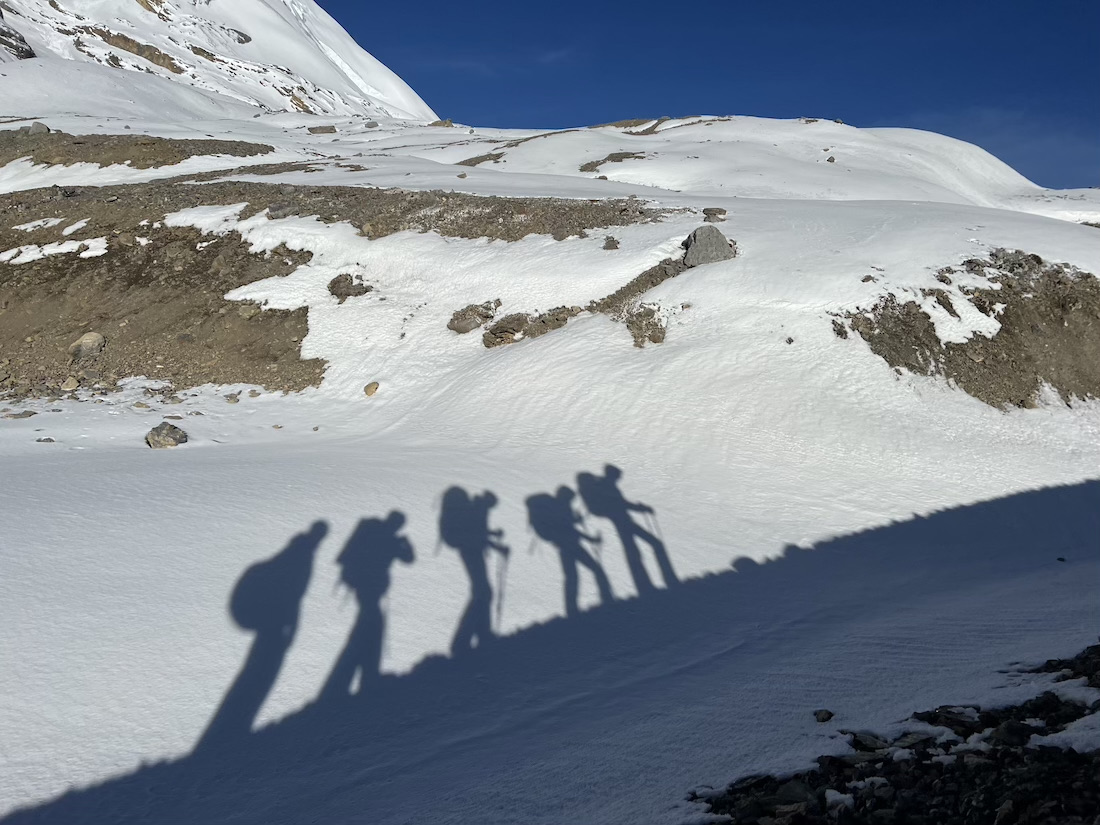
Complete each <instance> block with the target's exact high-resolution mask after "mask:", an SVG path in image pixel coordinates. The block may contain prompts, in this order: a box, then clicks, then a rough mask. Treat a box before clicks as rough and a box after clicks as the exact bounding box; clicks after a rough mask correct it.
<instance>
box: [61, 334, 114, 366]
mask: <svg viewBox="0 0 1100 825" xmlns="http://www.w3.org/2000/svg"><path fill="white" fill-rule="evenodd" d="M105 346H107V339H106V338H104V337H103V336H102V335H100V334H99V333H98V332H87V333H85V334H84V335H82V336H80V338H78V339H77V340H75V341H73V342H72V343H71V344H69V357H70V358H71V359H73V360H74V361H81V360H83V359H85V358H94V357H95V356H97V355H99V354H100V353H101V352H103V348H104V347H105Z"/></svg>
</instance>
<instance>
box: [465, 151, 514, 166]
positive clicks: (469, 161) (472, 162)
mask: <svg viewBox="0 0 1100 825" xmlns="http://www.w3.org/2000/svg"><path fill="white" fill-rule="evenodd" d="M502 157H504V153H503V152H486V153H485V154H484V155H475V156H474V157H472V158H466V160H460V161H459V162H458V163H456V164H455V166H477V165H479V164H482V163H489V162H490V161H491V162H493V163H496V162H497V161H498V160H500V159H501V158H502Z"/></svg>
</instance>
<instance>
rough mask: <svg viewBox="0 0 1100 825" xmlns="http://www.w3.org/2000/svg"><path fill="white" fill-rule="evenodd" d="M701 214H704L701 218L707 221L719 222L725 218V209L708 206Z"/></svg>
mask: <svg viewBox="0 0 1100 825" xmlns="http://www.w3.org/2000/svg"><path fill="white" fill-rule="evenodd" d="M703 214H704V215H705V216H706V217H704V218H703V220H704V221H706V222H707V223H721V222H722V221H724V220H725V219H726V210H725V209H723V208H722V207H720V206H708V207H707V208H706V209H704V210H703Z"/></svg>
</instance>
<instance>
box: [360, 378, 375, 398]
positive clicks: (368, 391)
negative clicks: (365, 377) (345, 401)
mask: <svg viewBox="0 0 1100 825" xmlns="http://www.w3.org/2000/svg"><path fill="white" fill-rule="evenodd" d="M376 392H378V382H377V381H371V382H370V383H369V384H367V385H366V386H365V387H363V394H364V395H365V396H367V398H370V397H371V396H372V395H374V394H375V393H376Z"/></svg>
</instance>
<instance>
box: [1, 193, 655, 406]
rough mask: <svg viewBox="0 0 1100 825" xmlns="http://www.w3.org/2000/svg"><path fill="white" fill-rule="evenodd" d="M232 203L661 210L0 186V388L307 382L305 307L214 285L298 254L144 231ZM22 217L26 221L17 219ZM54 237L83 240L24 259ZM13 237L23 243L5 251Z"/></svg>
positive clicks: (427, 225)
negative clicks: (89, 336)
mask: <svg viewBox="0 0 1100 825" xmlns="http://www.w3.org/2000/svg"><path fill="white" fill-rule="evenodd" d="M239 203H247V204H248V205H247V206H246V207H245V208H244V210H243V211H242V213H241V214H242V216H248V215H254V214H256V213H258V212H260V211H263V210H267V214H268V216H269V217H270V218H273V219H275V218H282V217H288V216H292V215H301V216H317V217H318V218H319V219H320V220H322V221H326V222H336V221H347V222H350V223H351V224H353V225H355V226H359V227H361V228H362V231H363V234H365V235H367V236H369V237H371V238H378V237H382V236H384V235H389V234H391V233H394V232H399V231H405V230H414V231H422V232H427V231H436V232H439V233H441V234H443V235H447V236H450V237H465V238H481V237H487V238H491V239H496V240H504V241H515V240H518V239H520V238H523V237H525V236H526V235H529V234H532V233H534V234H546V235H552V236H553V237H555V238H559V239H564V238H566V237H570V236H576V235H583V234H584V233H585V231H586V230H587V229H595V228H604V227H609V226H625V225H629V224H632V223H640V222H644V221H649V220H655V219H657V218H658V217H659V216H660V214H661V213H660V212H658V211H655V210H651V209H648V208H646V207H644V206H642V204H641V203H640V202H638V201H636V200H618V201H578V200H554V199H540V198H514V199H513V198H484V197H477V196H472V195H455V194H450V193H443V192H404V191H400V190H380V189H365V188H356V187H311V186H295V185H288V184H269V183H255V182H220V183H208V184H201V185H195V184H184V183H180V182H178V181H177V182H173V181H159V182H154V183H144V184H131V185H126V186H111V187H86V188H79V187H73V188H61V187H51V188H48V189H37V190H28V191H21V192H14V193H10V194H6V195H0V255H3V253H5V252H8V253H10V254H8V255H7V256H5V257H6V258H7V260H6V262H0V393H4V392H6V393H9V394H15V395H18V396H24V397H25V396H48V395H57V394H60V387H61V386H62V385H64V384H66V383H67V382H68V384H69V386H70V387H71V386H72V381H71V380H70V379H75V381H76V383H77V384H79V385H81V386H85V387H93V386H95V385H96V384H100V385H102V386H103V387H104V388H110V387H111V386H113V384H114V382H115V381H117V380H118V379H121V378H125V377H129V376H134V375H146V376H149V377H155V378H158V379H163V380H168V381H171V382H172V383H173V385H175V386H176V387H177V388H184V387H189V386H195V385H199V384H204V383H208V382H212V383H251V384H258V385H262V386H264V387H266V388H268V389H273V390H287V391H294V390H300V389H303V388H304V387H306V386H310V385H315V384H317V383H318V382H319V381H320V380H321V377H322V375H323V371H324V362H323V361H320V360H309V361H303V360H301V354H300V342H301V340H302V338H303V337H304V336H305V335H306V333H307V331H308V325H307V315H306V313H307V311H306V310H304V309H302V310H296V311H294V312H284V311H275V310H261V309H260V308H259V307H258V306H255V305H247V304H242V303H241V302H236V301H227V300H225V298H224V297H223V296H224V295H225V294H226V293H227V292H229V291H230V290H232V289H235V288H237V287H239V286H242V285H244V284H247V283H251V282H253V281H256V280H260V279H263V278H268V277H272V276H279V275H286V274H289V273H290V272H291V271H293V270H294V269H295V268H297V267H298V266H299V265H301V264H303V263H305V262H307V261H308V260H309V254H308V253H294V252H289V251H287V250H285V249H282V250H278V251H276V253H274V254H271V255H253V254H251V253H250V252H249V251H248V250H249V247H248V245H247V244H245V243H244V242H243V241H242V240H241V238H240V236H239V235H237V234H235V233H229V234H228V235H225V236H213V235H205V236H204V235H202V234H201V233H200V232H198V231H197V230H193V229H177V228H167V227H160V228H154V225H155V224H156V222H158V221H159V220H160V219H161V218H163V216H164V215H166V214H170V213H173V212H177V211H179V210H181V209H186V208H190V207H194V206H201V205H230V204H239ZM43 219H49V220H48V221H44V220H43ZM82 221H86V223H85V224H83V225H82V226H80V227H78V228H76V229H73V230H72V231H71V232H70V234H68V235H62V230H63V229H66V228H67V227H73V226H74V225H75V224H77V223H78V222H82ZM35 222H41V225H39V226H37V227H35V226H34V223H35ZM27 224H31V225H32V228H31V229H30V230H29V231H27V230H23V229H15V227H16V226H22V225H27ZM96 239H105V243H106V253H105V254H102V255H98V256H95V257H86V258H85V257H80V254H81V253H82V252H94V251H95V243H96ZM61 241H73V242H76V243H81V242H83V243H84V244H85V246H83V247H82V248H81V249H80V250H76V251H73V252H71V253H68V254H56V255H49V256H47V257H40V258H38V259H37V260H31V259H32V258H34V257H35V254H34V253H33V250H34V249H35V248H36V247H43V246H45V245H47V244H56V243H58V242H61ZM21 247H28V248H30V250H31V252H30V254H27V255H23V254H21V253H18V252H15V250H18V249H19V248H21ZM20 260H24V261H25V262H23V263H17V261H20ZM329 287H330V291H332V292H333V294H334V295H335V296H336V298H337V299H343V300H362V299H363V298H362V296H363V295H365V294H366V293H367V292H369V291H370V289H371V288H372V287H371V285H369V284H362V283H357V282H352V283H350V284H346V283H343V282H342V281H339V279H337V281H334V282H333V283H332V284H330V285H329ZM88 332H97V333H100V334H102V335H103V336H104V337H105V338H106V339H107V344H106V346H105V347H104V348H103V350H102V352H99V353H96V354H94V355H93V356H91V357H89V358H86V359H84V360H82V361H79V362H73V361H72V359H71V358H70V356H69V354H68V347H69V345H70V344H72V343H73V342H74V341H75V340H77V339H78V338H80V337H81V336H82V335H84V334H85V333H88Z"/></svg>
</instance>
